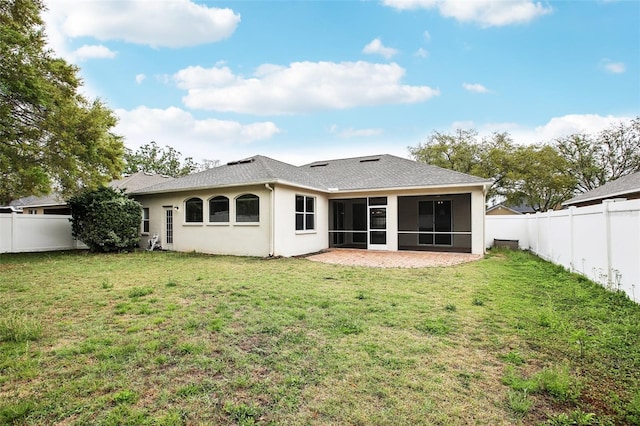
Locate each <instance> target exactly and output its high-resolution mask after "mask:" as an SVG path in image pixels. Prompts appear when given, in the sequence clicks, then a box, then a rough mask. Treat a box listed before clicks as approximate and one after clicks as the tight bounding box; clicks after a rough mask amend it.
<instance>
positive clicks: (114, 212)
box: [69, 187, 142, 252]
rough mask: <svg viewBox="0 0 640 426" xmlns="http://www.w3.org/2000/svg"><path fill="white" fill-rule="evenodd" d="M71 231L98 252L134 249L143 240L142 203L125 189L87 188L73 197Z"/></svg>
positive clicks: (70, 201)
mask: <svg viewBox="0 0 640 426" xmlns="http://www.w3.org/2000/svg"><path fill="white" fill-rule="evenodd" d="M69 206H70V207H71V231H72V234H73V236H74V237H76V238H78V239H79V240H81V241H82V242H83V243H85V244H86V245H87V246H89V249H91V251H94V252H113V251H115V252H118V251H127V250H131V249H133V248H134V247H137V246H138V241H139V240H140V223H141V221H142V206H141V205H140V203H138V202H137V201H134V200H132V199H130V198H128V197H127V196H126V195H125V194H124V192H123V191H122V190H115V189H113V188H110V187H102V188H98V189H95V190H86V191H83V192H81V193H80V194H78V195H75V196H73V197H71V199H70V200H69Z"/></svg>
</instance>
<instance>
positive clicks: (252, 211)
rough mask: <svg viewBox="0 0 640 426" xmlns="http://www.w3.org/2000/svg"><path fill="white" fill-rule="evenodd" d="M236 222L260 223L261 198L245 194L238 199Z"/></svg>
mask: <svg viewBox="0 0 640 426" xmlns="http://www.w3.org/2000/svg"><path fill="white" fill-rule="evenodd" d="M236 222H260V198H258V196H257V195H254V194H245V195H241V196H239V197H238V198H236Z"/></svg>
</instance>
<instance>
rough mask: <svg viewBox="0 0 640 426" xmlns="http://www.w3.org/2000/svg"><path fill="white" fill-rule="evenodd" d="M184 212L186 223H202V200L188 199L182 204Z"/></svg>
mask: <svg viewBox="0 0 640 426" xmlns="http://www.w3.org/2000/svg"><path fill="white" fill-rule="evenodd" d="M184 210H185V212H184V217H185V221H186V222H190V223H193V222H202V200H201V199H200V198H189V199H188V200H187V201H186V202H185V203H184Z"/></svg>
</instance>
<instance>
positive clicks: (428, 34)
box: [424, 31, 431, 43]
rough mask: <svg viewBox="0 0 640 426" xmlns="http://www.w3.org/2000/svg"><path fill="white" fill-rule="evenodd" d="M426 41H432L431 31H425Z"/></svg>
mask: <svg viewBox="0 0 640 426" xmlns="http://www.w3.org/2000/svg"><path fill="white" fill-rule="evenodd" d="M424 41H426V42H427V43H428V42H430V41H431V33H429V31H425V32H424Z"/></svg>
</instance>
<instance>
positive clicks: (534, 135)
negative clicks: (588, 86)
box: [452, 114, 632, 144]
mask: <svg viewBox="0 0 640 426" xmlns="http://www.w3.org/2000/svg"><path fill="white" fill-rule="evenodd" d="M631 119H632V117H625V116H613V115H606V116H602V115H598V114H567V115H563V116H560V117H553V118H551V119H550V120H549V121H548V122H547V123H545V124H541V125H539V126H535V127H526V126H523V125H520V124H518V123H485V124H482V125H475V124H474V123H473V122H458V123H453V124H452V129H459V128H464V129H470V128H475V129H477V130H478V132H479V134H480V135H481V136H490V135H491V134H492V133H493V132H509V134H510V135H511V136H512V137H513V140H514V141H515V142H517V143H523V144H533V143H542V142H552V141H554V140H555V139H558V138H561V137H564V136H569V135H572V134H576V133H578V134H583V133H584V134H589V135H595V134H597V133H599V132H601V131H602V130H604V129H606V128H609V127H611V126H612V125H614V124H617V123H620V122H622V121H630V120H631ZM461 124H464V125H461Z"/></svg>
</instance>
